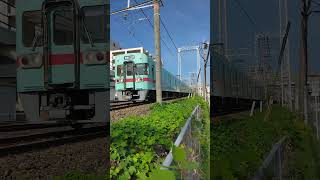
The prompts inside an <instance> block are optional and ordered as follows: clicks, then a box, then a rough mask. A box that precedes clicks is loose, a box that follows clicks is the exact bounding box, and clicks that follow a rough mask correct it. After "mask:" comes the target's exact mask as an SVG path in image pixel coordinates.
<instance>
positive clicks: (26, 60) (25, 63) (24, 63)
mask: <svg viewBox="0 0 320 180" xmlns="http://www.w3.org/2000/svg"><path fill="white" fill-rule="evenodd" d="M21 64H22V65H23V66H27V65H28V64H29V59H28V57H27V56H24V57H22V58H21Z"/></svg>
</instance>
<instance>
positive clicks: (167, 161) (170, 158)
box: [161, 105, 200, 169]
mask: <svg viewBox="0 0 320 180" xmlns="http://www.w3.org/2000/svg"><path fill="white" fill-rule="evenodd" d="M199 108H200V106H199V105H197V106H196V107H195V108H194V110H193V111H192V113H191V115H190V116H189V118H188V119H187V121H186V123H185V125H184V126H183V127H182V129H181V131H180V134H179V135H178V137H177V139H176V141H175V142H174V145H175V146H179V145H180V143H181V141H182V139H183V137H184V135H185V134H186V132H187V129H188V127H189V126H190V125H191V120H192V117H193V116H194V115H195V113H196V112H197V111H198V109H199ZM172 161H173V156H172V149H171V150H170V152H169V154H168V155H167V157H166V159H165V160H164V161H163V163H162V166H164V167H161V169H167V168H166V167H168V166H170V165H171V163H172Z"/></svg>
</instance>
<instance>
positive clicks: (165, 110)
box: [110, 97, 209, 179]
mask: <svg viewBox="0 0 320 180" xmlns="http://www.w3.org/2000/svg"><path fill="white" fill-rule="evenodd" d="M197 104H201V105H202V107H203V108H205V110H206V111H207V114H204V115H205V116H206V117H207V119H206V120H207V124H209V123H208V122H209V115H208V113H209V112H208V107H207V106H205V103H204V102H203V100H202V99H201V98H198V97H195V98H190V99H185V100H180V101H177V102H174V103H167V104H166V103H164V104H163V105H159V104H156V105H154V106H153V107H152V109H151V113H150V114H149V115H145V116H144V115H141V116H131V117H127V118H125V119H122V120H121V121H117V122H114V123H112V124H111V148H110V159H111V170H110V176H111V178H112V179H117V178H124V179H127V178H137V177H138V178H139V177H140V178H142V179H143V178H145V177H146V176H149V175H150V173H151V172H152V171H153V170H155V169H157V168H158V166H159V164H161V163H162V161H163V160H164V159H163V158H164V157H165V153H166V152H169V150H170V148H171V145H172V142H173V141H174V140H175V139H176V137H177V135H178V134H179V132H180V129H181V127H182V126H183V125H184V124H185V121H186V119H187V118H188V117H189V116H190V115H191V112H192V111H193V109H194V108H195V106H196V105H197ZM206 133H207V134H209V131H207V132H206ZM207 137H209V136H207ZM203 141H205V140H203ZM208 144H209V143H207V145H208ZM202 147H203V148H205V147H204V146H202ZM208 149H209V148H208V147H207V151H208ZM207 157H208V156H207ZM206 159H208V158H206ZM203 168H205V167H203Z"/></svg>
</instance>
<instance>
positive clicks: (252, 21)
mask: <svg viewBox="0 0 320 180" xmlns="http://www.w3.org/2000/svg"><path fill="white" fill-rule="evenodd" d="M234 1H235V2H236V3H237V5H238V6H239V7H240V9H241V11H242V12H243V13H244V15H245V16H246V17H247V18H248V20H249V21H250V23H251V24H252V25H253V26H254V27H255V29H256V30H257V29H258V27H257V23H256V22H255V21H254V20H253V18H252V17H251V16H250V15H249V13H248V12H247V10H246V9H245V8H244V7H243V6H242V4H241V2H240V1H239V0H234Z"/></svg>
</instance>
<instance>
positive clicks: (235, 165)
mask: <svg viewBox="0 0 320 180" xmlns="http://www.w3.org/2000/svg"><path fill="white" fill-rule="evenodd" d="M263 117H264V113H257V114H256V115H255V116H254V117H248V116H247V117H243V116H239V117H238V118H236V119H233V120H229V121H222V123H221V124H218V125H215V127H213V128H212V132H211V141H212V146H211V148H212V149H211V152H212V153H211V160H212V162H211V163H212V166H211V179H250V178H252V176H253V175H254V173H255V172H256V170H257V168H258V167H259V166H260V165H261V164H262V162H263V160H264V158H265V156H266V155H267V154H268V153H269V152H270V150H271V148H272V145H273V144H274V143H276V142H277V141H279V140H280V138H281V137H283V136H285V135H287V136H288V137H289V147H290V152H289V157H288V167H287V171H288V173H287V174H288V175H290V178H291V179H292V178H294V179H319V177H320V176H319V173H318V170H320V169H319V163H320V161H319V155H318V154H319V152H320V148H319V141H317V140H316V139H315V135H314V133H313V131H312V129H311V128H309V127H307V126H305V125H304V123H303V121H302V120H300V119H298V118H297V116H295V115H294V114H292V113H290V112H289V111H287V110H286V109H283V108H281V107H279V106H274V107H273V108H272V111H271V114H270V118H269V120H268V121H263Z"/></svg>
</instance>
